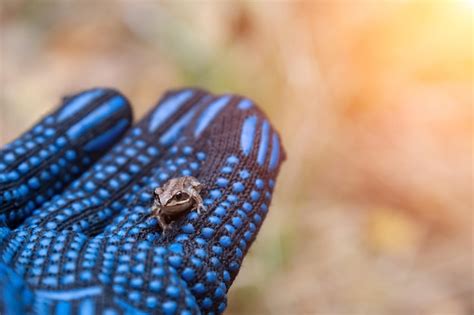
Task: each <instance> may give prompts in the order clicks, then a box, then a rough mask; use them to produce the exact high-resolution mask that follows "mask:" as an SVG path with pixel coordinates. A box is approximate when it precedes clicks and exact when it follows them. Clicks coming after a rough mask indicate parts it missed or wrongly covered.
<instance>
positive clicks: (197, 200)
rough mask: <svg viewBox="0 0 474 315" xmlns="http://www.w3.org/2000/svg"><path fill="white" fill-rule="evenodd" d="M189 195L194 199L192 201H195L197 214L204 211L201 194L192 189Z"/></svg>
mask: <svg viewBox="0 0 474 315" xmlns="http://www.w3.org/2000/svg"><path fill="white" fill-rule="evenodd" d="M190 193H191V197H192V198H193V199H194V202H195V203H196V210H197V213H198V214H201V213H202V212H206V211H207V209H206V207H205V206H204V202H203V201H202V197H201V195H199V193H198V192H197V191H196V190H192V191H191V192H190Z"/></svg>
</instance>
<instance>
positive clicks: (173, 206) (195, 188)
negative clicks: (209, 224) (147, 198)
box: [152, 176, 206, 231]
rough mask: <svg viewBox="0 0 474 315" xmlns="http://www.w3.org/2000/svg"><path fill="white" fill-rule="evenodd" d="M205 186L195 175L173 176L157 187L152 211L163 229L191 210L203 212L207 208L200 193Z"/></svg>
mask: <svg viewBox="0 0 474 315" xmlns="http://www.w3.org/2000/svg"><path fill="white" fill-rule="evenodd" d="M203 186H204V185H203V184H201V183H200V182H199V180H197V179H196V178H195V177H193V176H183V177H178V178H172V179H170V180H169V181H167V182H166V183H165V184H164V185H163V187H157V188H156V189H155V191H154V193H155V195H154V198H155V199H154V202H153V209H152V212H153V216H154V217H156V218H157V219H158V223H159V224H160V227H161V228H162V229H163V231H166V229H167V228H168V226H169V225H170V223H171V222H172V221H174V220H175V219H177V218H178V217H180V216H182V215H183V214H185V213H187V212H189V211H192V210H197V213H198V214H201V212H202V211H205V210H206V208H205V206H204V204H203V201H202V198H201V195H200V193H201V190H202V189H203Z"/></svg>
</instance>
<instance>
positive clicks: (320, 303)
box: [0, 0, 474, 315]
mask: <svg viewBox="0 0 474 315" xmlns="http://www.w3.org/2000/svg"><path fill="white" fill-rule="evenodd" d="M0 9H1V13H0V18H1V20H0V36H1V37H0V39H1V40H0V45H1V47H0V49H1V55H0V70H1V71H0V80H1V81H0V89H1V90H0V144H5V143H7V142H8V141H10V140H11V139H13V138H14V137H15V136H16V135H18V134H19V133H20V132H22V131H23V130H25V129H27V128H28V126H30V124H32V123H33V122H34V121H36V120H37V119H38V117H39V116H41V115H42V114H45V113H46V112H48V111H49V110H51V109H52V108H53V107H54V106H56V105H57V104H58V103H59V100H60V97H61V96H63V95H65V94H69V93H72V92H75V91H78V90H81V89H85V88H89V87H93V86H111V87H116V88H118V89H119V90H121V91H122V92H123V93H124V94H125V95H126V96H128V97H129V98H130V99H131V100H132V103H133V106H134V110H135V113H136V115H135V117H136V119H138V118H140V117H141V116H142V115H143V114H144V113H145V112H146V111H148V109H149V108H150V107H151V105H152V104H154V103H155V102H156V100H157V99H158V97H159V96H160V95H161V94H162V93H163V92H164V91H165V90H166V89H169V88H172V87H180V86H183V85H197V86H202V87H205V88H208V89H210V90H212V91H213V92H226V91H229V92H235V93H240V94H244V95H246V96H248V97H251V98H253V99H254V100H256V101H257V102H258V103H259V104H260V106H261V107H262V108H263V109H264V111H265V112H266V113H267V114H268V116H269V117H270V119H271V121H272V122H273V124H274V125H275V126H276V127H277V129H278V130H279V131H280V133H281V135H282V138H283V143H284V146H285V148H286V151H287V153H288V160H287V161H286V162H285V164H284V165H283V168H282V171H281V173H280V177H279V180H278V182H277V187H276V192H275V198H274V200H273V205H272V209H271V211H270V214H269V216H268V217H267V220H266V222H265V224H264V225H263V228H262V230H261V232H260V234H259V237H258V239H257V241H256V243H255V244H254V246H253V247H252V248H251V251H250V253H249V255H248V257H247V258H246V260H245V261H244V264H243V268H242V269H241V271H240V274H239V276H238V278H237V280H236V282H235V284H234V285H233V287H232V288H231V290H230V296H229V307H228V310H227V311H226V313H227V314H370V315H371V314H374V315H375V314H453V315H456V314H472V313H473V312H474V302H473V293H474V290H473V269H472V268H473V238H472V237H473V190H472V188H473V187H472V183H473V144H474V141H473V126H472V119H473V98H474V96H473V66H474V64H473V56H474V53H473V46H474V42H473V41H474V38H473V28H474V15H473V13H474V1H449V0H447V1H429V0H425V1H396V0H390V1H389V0H385V1H372V0H357V1H349V0H347V1H307V2H284V1H280V2H269V1H268V2H263V1H262V2H250V1H243V2H232V3H230V2H226V3H221V2H217V1H215V2H214V1H213V2H211V1H199V2H198V1H186V2H184V1H181V2H161V1H152V0H150V1H145V0H142V1H132V0H129V1H111V0H109V1H102V2H99V1H59V0H58V1H21V0H16V1H14V0H2V1H1V4H0Z"/></svg>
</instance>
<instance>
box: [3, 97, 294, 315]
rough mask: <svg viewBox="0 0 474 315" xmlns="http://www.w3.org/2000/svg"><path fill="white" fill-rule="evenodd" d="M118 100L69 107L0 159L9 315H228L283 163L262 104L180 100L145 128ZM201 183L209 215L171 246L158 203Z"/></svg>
mask: <svg viewBox="0 0 474 315" xmlns="http://www.w3.org/2000/svg"><path fill="white" fill-rule="evenodd" d="M131 120H132V118H131V110H130V106H129V104H128V101H127V100H126V99H125V98H124V97H123V96H122V95H121V94H119V93H118V92H116V91H113V90H108V89H94V90H89V91H85V92H82V93H80V94H77V95H75V96H72V97H68V98H65V99H64V103H63V104H62V106H60V108H59V109H58V110H57V111H56V112H54V113H52V114H50V115H48V116H47V117H46V118H44V119H43V120H42V121H41V122H39V123H38V124H37V125H36V126H35V127H34V128H32V129H31V130H30V131H28V132H27V133H25V134H24V135H22V136H21V137H20V138H19V139H18V140H16V141H14V142H12V143H11V144H9V145H7V146H6V147H5V148H4V149H3V150H2V151H0V259H1V260H0V313H1V314H21V313H35V314H94V313H103V314H125V313H126V314H149V313H154V314H198V313H207V314H216V313H222V312H223V311H224V309H225V307H226V294H227V291H228V290H229V287H230V285H231V284H232V282H233V280H234V278H235V276H236V275H237V273H238V271H239V269H240V266H241V264H242V260H243V258H244V256H245V254H246V252H247V251H248V249H249V247H250V245H251V244H252V242H253V240H254V239H255V237H256V234H257V232H258V230H259V228H260V226H261V224H262V221H263V219H264V218H265V216H266V214H267V211H268V207H269V204H270V201H271V196H272V191H273V186H274V183H275V182H274V181H275V178H276V176H277V174H278V171H279V167H280V163H281V162H282V161H283V159H284V156H285V154H284V152H283V149H282V147H281V146H280V141H279V137H278V135H277V133H276V132H275V131H274V130H273V129H272V127H271V126H270V123H269V122H268V120H267V118H266V117H265V115H264V114H263V113H262V112H261V111H260V110H259V109H258V108H256V106H255V104H253V103H252V101H250V100H248V99H246V98H242V97H239V96H235V95H223V96H214V95H211V94H210V93H208V92H205V91H203V90H199V89H183V90H177V91H171V92H168V93H166V95H165V96H164V97H163V98H162V99H161V101H160V102H159V104H158V105H157V106H156V108H155V109H153V110H152V111H151V112H150V113H149V114H148V115H146V117H145V118H143V119H142V120H141V121H140V122H139V123H138V124H136V125H135V126H134V127H132V128H131V129H130V130H128V131H127V129H128V128H129V126H130V124H131ZM181 176H194V177H196V178H197V179H198V180H199V182H201V183H203V184H204V185H205V189H204V190H202V191H201V193H200V195H201V196H202V198H203V199H204V205H205V207H206V208H207V211H206V212H202V213H201V214H198V213H197V212H196V211H189V212H188V213H185V214H183V215H182V216H181V217H178V218H176V220H175V221H173V222H171V225H170V226H169V228H168V229H167V230H166V232H165V233H163V231H162V230H161V228H160V224H159V222H158V219H157V218H156V217H154V216H153V215H152V211H151V209H152V205H153V199H154V195H153V191H154V189H155V188H156V187H159V186H162V185H163V184H164V183H166V182H167V181H168V180H170V179H173V178H177V177H181Z"/></svg>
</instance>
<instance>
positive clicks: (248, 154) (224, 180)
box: [105, 97, 285, 313]
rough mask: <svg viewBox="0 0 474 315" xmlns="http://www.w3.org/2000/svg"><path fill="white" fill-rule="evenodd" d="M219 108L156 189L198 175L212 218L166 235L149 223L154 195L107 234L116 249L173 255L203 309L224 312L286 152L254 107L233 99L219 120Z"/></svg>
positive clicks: (178, 224)
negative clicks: (141, 243)
mask: <svg viewBox="0 0 474 315" xmlns="http://www.w3.org/2000/svg"><path fill="white" fill-rule="evenodd" d="M221 99H222V98H221ZM214 104H217V103H214ZM216 107H217V105H214V107H213V104H211V105H210V106H209V107H208V108H207V109H205V110H204V111H203V112H202V113H201V116H200V117H198V118H197V120H196V122H195V125H194V128H193V131H192V133H191V134H188V136H187V137H185V138H183V140H182V141H180V142H179V143H177V145H176V146H175V147H173V148H172V149H171V150H170V153H169V154H168V156H167V157H166V159H164V160H163V161H162V163H161V165H162V166H161V168H160V169H159V170H158V172H157V173H156V175H155V177H154V178H153V180H152V181H151V183H150V185H152V187H156V186H160V185H162V184H163V182H164V181H165V180H166V179H167V178H173V177H178V176H182V175H192V176H195V177H197V178H198V180H199V181H200V182H201V183H204V185H206V186H207V188H206V190H205V191H203V192H202V193H201V196H202V197H203V198H204V203H205V205H206V207H207V208H208V211H207V212H205V213H202V214H200V215H199V214H198V213H197V212H195V211H193V212H190V213H188V214H187V215H184V216H183V217H182V218H180V219H178V220H177V221H175V222H173V223H172V225H171V228H170V229H169V230H167V231H166V233H165V235H163V234H162V233H161V232H160V228H159V227H158V224H157V220H156V219H153V218H150V215H151V209H150V200H151V198H152V196H151V194H150V192H149V190H146V189H144V190H142V191H141V192H140V193H139V194H140V195H141V198H140V201H139V202H138V203H137V204H136V205H132V206H130V208H129V210H128V211H126V212H125V213H123V214H122V215H120V216H119V217H118V218H117V220H116V221H115V222H114V224H113V225H112V226H111V227H110V228H108V229H107V230H106V232H105V235H106V237H110V241H111V242H114V241H115V242H116V241H117V240H118V239H125V240H127V239H136V238H144V239H147V240H149V241H153V242H154V245H153V246H157V245H160V246H163V247H164V248H168V249H169V253H168V256H167V261H168V263H169V264H170V265H171V266H172V267H174V268H175V269H176V270H177V271H178V272H179V273H180V275H181V277H182V278H183V279H184V280H185V281H186V282H187V284H188V287H189V288H191V291H192V292H193V293H194V295H195V297H196V299H197V302H198V303H199V305H200V307H201V309H203V310H205V311H206V312H207V311H217V312H219V313H220V312H222V311H223V310H224V309H225V307H226V292H227V290H228V289H229V287H230V285H231V283H232V281H233V279H234V278H235V276H236V275H237V272H238V270H239V269H240V265H241V263H242V260H243V257H244V255H245V253H246V252H247V251H248V249H249V246H250V245H251V244H252V242H253V240H254V239H255V237H256V234H257V233H258V231H259V229H260V226H261V224H262V221H263V219H264V218H265V216H266V214H267V211H268V206H269V203H270V201H271V196H272V191H273V187H274V183H275V179H276V176H277V174H278V172H279V167H280V163H281V162H282V161H283V160H284V159H285V153H284V151H283V148H282V147H281V146H280V140H279V136H278V134H277V133H276V132H275V131H274V130H273V128H272V127H271V126H270V124H269V122H268V120H267V118H266V117H265V115H264V114H263V113H262V112H261V111H259V110H258V109H257V108H256V107H255V106H253V105H252V103H251V102H250V101H249V100H247V99H242V98H239V97H232V98H231V101H229V102H228V103H227V104H226V106H225V107H223V108H220V112H219V113H217V111H216V110H212V108H214V109H215V108H216ZM147 199H148V201H145V200H147ZM126 289H127V290H128V288H126ZM130 289H132V288H130Z"/></svg>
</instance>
